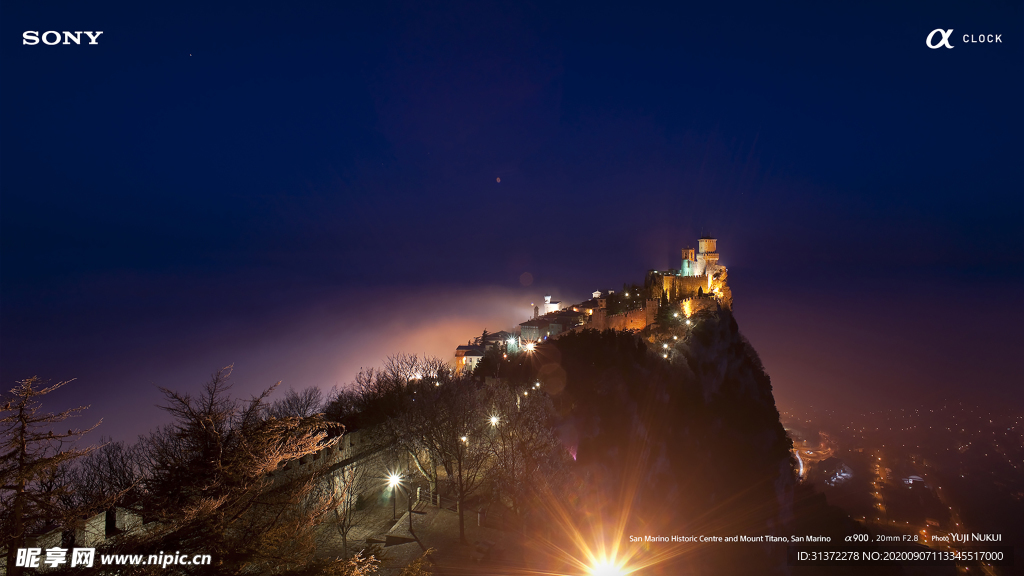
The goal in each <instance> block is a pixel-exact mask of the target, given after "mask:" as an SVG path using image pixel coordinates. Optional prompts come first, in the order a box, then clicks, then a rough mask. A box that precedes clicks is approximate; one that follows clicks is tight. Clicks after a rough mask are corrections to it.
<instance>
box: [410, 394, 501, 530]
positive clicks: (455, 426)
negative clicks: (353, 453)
mask: <svg viewBox="0 0 1024 576" xmlns="http://www.w3.org/2000/svg"><path fill="white" fill-rule="evenodd" d="M414 392H415V396H416V397H415V400H414V401H413V402H412V403H411V404H410V405H409V410H408V411H407V412H406V413H405V414H404V415H403V416H402V417H403V418H405V419H406V421H407V424H406V426H405V430H406V432H405V434H406V437H407V438H410V439H412V440H411V441H412V442H414V443H416V444H419V445H421V446H422V447H423V451H424V452H426V453H428V454H429V455H430V457H431V458H433V459H435V460H436V462H437V463H439V464H440V465H441V467H442V468H444V471H445V475H446V476H447V480H448V483H449V485H450V486H451V488H452V490H453V491H454V492H455V499H456V501H457V502H458V509H459V539H460V540H461V541H462V542H463V543H465V542H466V527H465V513H466V500H467V498H468V497H469V496H471V495H472V494H473V493H474V492H475V491H476V490H477V489H478V488H479V487H480V485H481V483H482V482H483V480H484V478H485V473H486V471H487V468H488V465H489V456H490V453H491V448H490V442H491V438H490V436H489V434H488V430H487V427H488V426H489V425H490V424H489V422H488V419H487V416H486V415H485V414H484V411H483V410H481V406H482V404H481V400H482V391H481V390H480V389H479V386H478V385H477V383H476V382H474V381H473V380H471V379H470V378H467V377H464V376H455V377H446V378H444V379H439V380H437V381H436V382H433V383H431V382H421V383H417V384H416V386H415V390H414Z"/></svg>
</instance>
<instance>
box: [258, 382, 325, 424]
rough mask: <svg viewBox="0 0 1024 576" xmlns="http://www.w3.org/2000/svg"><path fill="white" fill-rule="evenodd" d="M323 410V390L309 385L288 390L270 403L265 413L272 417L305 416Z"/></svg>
mask: <svg viewBox="0 0 1024 576" xmlns="http://www.w3.org/2000/svg"><path fill="white" fill-rule="evenodd" d="M323 411H324V395H323V392H321V391H320V389H319V388H317V387H316V386H310V387H308V388H303V389H302V390H300V391H295V390H288V392H287V393H285V395H284V398H282V399H280V400H275V401H274V402H272V403H271V404H270V406H269V407H268V409H267V414H268V415H269V416H271V417H273V418H288V417H290V416H298V417H300V418H306V417H309V416H314V415H316V414H320V413H321V412H323Z"/></svg>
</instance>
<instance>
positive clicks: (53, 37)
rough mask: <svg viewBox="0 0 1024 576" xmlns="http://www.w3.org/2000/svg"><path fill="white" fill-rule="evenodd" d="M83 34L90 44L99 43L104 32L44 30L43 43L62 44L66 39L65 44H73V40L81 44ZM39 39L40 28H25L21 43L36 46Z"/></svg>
mask: <svg viewBox="0 0 1024 576" xmlns="http://www.w3.org/2000/svg"><path fill="white" fill-rule="evenodd" d="M82 34H85V35H86V36H88V37H89V44H99V42H97V41H96V39H97V38H99V37H100V34H103V32H102V31H100V32H93V31H91V30H88V31H85V32H68V31H66V30H65V31H64V32H57V31H56V30H47V31H46V32H43V35H42V40H43V44H46V45H47V46H53V45H56V44H61V43H62V42H61V40H63V41H64V42H63V44H71V43H72V42H74V43H75V44H81V43H82ZM39 40H40V36H39V31H38V30H25V32H24V33H22V35H21V43H22V44H25V45H27V46H35V45H36V44H39Z"/></svg>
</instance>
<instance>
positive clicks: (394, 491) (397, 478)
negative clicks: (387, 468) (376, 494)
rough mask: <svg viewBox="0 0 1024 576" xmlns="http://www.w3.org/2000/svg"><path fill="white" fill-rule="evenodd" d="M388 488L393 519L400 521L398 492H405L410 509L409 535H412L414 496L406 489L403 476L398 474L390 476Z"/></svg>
mask: <svg viewBox="0 0 1024 576" xmlns="http://www.w3.org/2000/svg"><path fill="white" fill-rule="evenodd" d="M388 487H389V488H391V519H392V520H398V490H399V489H400V488H401V489H402V491H403V492H405V503H406V506H408V508H409V533H410V534H412V494H410V493H409V492H408V491H407V490H405V489H404V486H403V485H402V475H401V474H398V473H396V472H391V473H390V474H388Z"/></svg>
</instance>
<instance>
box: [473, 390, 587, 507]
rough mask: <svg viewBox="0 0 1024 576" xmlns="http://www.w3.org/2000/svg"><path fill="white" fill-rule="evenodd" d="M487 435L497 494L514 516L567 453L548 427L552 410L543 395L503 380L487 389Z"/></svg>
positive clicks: (553, 472) (559, 465)
mask: <svg viewBox="0 0 1024 576" xmlns="http://www.w3.org/2000/svg"><path fill="white" fill-rule="evenodd" d="M485 404H486V409H487V410H488V412H487V414H488V422H489V423H490V429H489V433H490V435H491V438H492V442H491V443H490V448H491V456H492V461H493V469H492V471H491V475H492V477H493V478H494V481H495V486H496V487H497V488H498V491H499V494H500V496H501V498H502V500H504V501H505V502H506V503H507V504H508V506H509V507H510V508H511V509H512V511H513V512H514V513H515V514H516V515H517V516H522V514H523V512H524V508H525V507H526V506H527V505H528V503H529V502H530V501H531V498H532V497H533V496H534V492H533V490H532V487H533V486H537V485H538V484H539V483H545V484H546V483H548V482H549V481H550V480H551V479H552V477H553V476H555V475H556V472H557V471H558V470H559V468H560V467H561V466H562V465H564V464H565V463H564V462H563V461H564V460H565V459H566V457H567V456H566V455H565V454H563V451H562V450H561V445H560V444H559V442H558V440H557V438H555V435H554V432H553V430H552V428H551V427H550V425H549V419H550V417H551V414H552V411H553V409H552V406H551V401H550V399H549V398H548V397H547V395H545V394H543V393H542V392H540V391H537V390H534V391H533V393H532V394H530V390H529V389H523V390H517V389H513V388H510V387H508V386H507V385H505V384H502V383H497V384H493V385H492V386H490V387H489V388H488V389H487V399H486V400H485Z"/></svg>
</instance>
